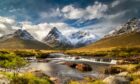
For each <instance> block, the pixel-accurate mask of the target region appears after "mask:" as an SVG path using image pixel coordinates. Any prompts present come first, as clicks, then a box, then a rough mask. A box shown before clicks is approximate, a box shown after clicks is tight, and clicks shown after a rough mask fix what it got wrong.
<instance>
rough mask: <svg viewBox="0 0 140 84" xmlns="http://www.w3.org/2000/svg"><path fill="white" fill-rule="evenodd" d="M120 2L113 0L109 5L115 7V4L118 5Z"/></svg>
mask: <svg viewBox="0 0 140 84" xmlns="http://www.w3.org/2000/svg"><path fill="white" fill-rule="evenodd" d="M120 2H121V1H119V0H115V1H114V2H112V4H111V7H115V6H117V5H119V4H120Z"/></svg>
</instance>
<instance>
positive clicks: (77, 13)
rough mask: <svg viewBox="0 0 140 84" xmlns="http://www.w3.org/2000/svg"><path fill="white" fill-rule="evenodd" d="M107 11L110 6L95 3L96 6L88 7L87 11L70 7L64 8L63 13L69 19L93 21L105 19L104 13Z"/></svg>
mask: <svg viewBox="0 0 140 84" xmlns="http://www.w3.org/2000/svg"><path fill="white" fill-rule="evenodd" d="M107 9H108V6H107V5H106V4H102V3H100V2H95V4H94V5H91V6H87V7H86V8H85V9H82V8H75V7H74V6H73V5H68V6H65V7H63V8H62V10H61V11H62V13H63V15H64V17H65V18H67V19H83V20H92V19H96V18H101V17H103V15H104V12H105V11H107Z"/></svg>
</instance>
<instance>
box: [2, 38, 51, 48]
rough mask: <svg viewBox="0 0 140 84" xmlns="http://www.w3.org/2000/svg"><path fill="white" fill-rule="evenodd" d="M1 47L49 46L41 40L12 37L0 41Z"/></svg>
mask: <svg viewBox="0 0 140 84" xmlns="http://www.w3.org/2000/svg"><path fill="white" fill-rule="evenodd" d="M0 48H1V49H48V48H49V47H48V46H47V45H45V44H43V43H41V42H39V41H33V40H23V39H20V38H16V37H14V38H10V39H7V40H5V41H1V42H0Z"/></svg>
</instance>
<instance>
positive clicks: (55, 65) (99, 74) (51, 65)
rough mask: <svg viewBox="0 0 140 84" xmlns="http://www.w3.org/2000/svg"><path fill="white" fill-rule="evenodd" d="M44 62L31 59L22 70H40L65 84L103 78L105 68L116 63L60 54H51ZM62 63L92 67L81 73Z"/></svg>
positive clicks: (108, 60)
mask: <svg viewBox="0 0 140 84" xmlns="http://www.w3.org/2000/svg"><path fill="white" fill-rule="evenodd" d="M45 60H49V62H38V61H36V60H34V59H32V60H30V61H31V63H30V65H29V66H28V67H26V68H24V70H23V71H25V70H41V71H43V72H44V73H45V74H47V75H49V76H51V77H56V78H58V79H59V80H60V84H66V82H67V81H68V80H70V79H76V80H81V79H83V78H84V77H94V78H104V77H106V75H104V74H103V71H104V70H105V68H107V67H109V66H110V65H112V64H115V63H116V61H115V60H110V59H101V58H93V57H88V58H83V57H78V58H76V57H71V56H68V55H64V54H61V53H55V54H51V55H50V56H49V57H48V58H46V59H45ZM64 62H74V63H75V62H76V63H85V64H88V65H90V66H91V67H92V71H89V72H81V71H78V70H76V69H73V68H71V67H68V66H67V65H64V64H63V63H64Z"/></svg>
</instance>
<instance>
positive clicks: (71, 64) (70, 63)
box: [64, 62, 77, 68]
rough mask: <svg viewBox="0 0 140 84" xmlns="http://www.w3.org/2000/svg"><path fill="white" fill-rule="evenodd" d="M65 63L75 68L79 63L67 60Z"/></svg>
mask: <svg viewBox="0 0 140 84" xmlns="http://www.w3.org/2000/svg"><path fill="white" fill-rule="evenodd" d="M64 64H65V65H67V66H69V67H71V68H75V67H76V65H77V64H76V63H72V62H65V63H64Z"/></svg>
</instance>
